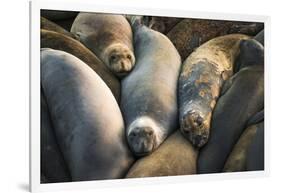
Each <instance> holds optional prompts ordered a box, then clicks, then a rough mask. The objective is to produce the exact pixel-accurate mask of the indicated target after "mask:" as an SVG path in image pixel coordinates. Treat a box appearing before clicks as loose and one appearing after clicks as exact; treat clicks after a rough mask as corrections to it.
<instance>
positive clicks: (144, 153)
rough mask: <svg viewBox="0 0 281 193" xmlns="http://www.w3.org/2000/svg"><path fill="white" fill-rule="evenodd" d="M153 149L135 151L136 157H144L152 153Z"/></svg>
mask: <svg viewBox="0 0 281 193" xmlns="http://www.w3.org/2000/svg"><path fill="white" fill-rule="evenodd" d="M152 151H153V150H152ZM152 151H146V152H140V153H136V152H135V156H136V157H144V156H147V155H149V154H151V152H152Z"/></svg>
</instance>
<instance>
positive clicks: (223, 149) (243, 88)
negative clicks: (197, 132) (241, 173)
mask: <svg viewBox="0 0 281 193" xmlns="http://www.w3.org/2000/svg"><path fill="white" fill-rule="evenodd" d="M228 81H229V82H231V84H227V85H229V88H228V89H226V91H225V92H224V93H222V95H221V96H220V98H219V100H218V102H217V104H216V107H215V109H214V112H213V117H212V125H211V133H210V137H209V140H208V143H207V144H206V145H205V146H204V147H203V148H201V150H200V153H199V157H198V163H197V167H198V168H197V171H198V173H217V172H221V171H222V169H223V167H224V164H225V162H226V160H227V157H228V155H229V154H230V152H231V150H232V149H233V147H234V145H235V143H236V142H237V141H238V139H239V137H240V136H241V134H242V133H243V131H244V129H245V127H246V126H247V125H246V124H247V121H248V120H249V119H250V118H251V117H252V116H253V115H255V114H256V113H257V112H259V111H261V110H262V109H263V107H264V70H263V67H262V66H260V65H257V66H250V67H247V68H244V69H242V70H241V71H239V72H238V73H236V74H235V75H234V76H233V77H231V78H230V79H229V80H228ZM228 81H227V82H228Z"/></svg>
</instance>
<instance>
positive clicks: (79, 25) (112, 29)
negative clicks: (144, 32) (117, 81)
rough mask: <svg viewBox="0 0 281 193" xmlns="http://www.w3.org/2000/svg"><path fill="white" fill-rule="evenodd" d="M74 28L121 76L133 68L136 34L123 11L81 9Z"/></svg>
mask: <svg viewBox="0 0 281 193" xmlns="http://www.w3.org/2000/svg"><path fill="white" fill-rule="evenodd" d="M71 32H72V33H74V34H76V35H77V36H78V37H79V38H80V41H81V42H82V43H83V44H84V45H86V46H87V47H88V48H89V49H90V50H91V51H93V52H94V53H95V54H96V55H97V56H98V57H99V58H100V59H101V60H102V61H103V62H104V63H105V64H106V65H107V67H108V68H109V69H110V70H111V71H112V72H113V73H114V74H116V75H117V76H118V77H120V78H122V77H124V76H125V75H127V74H128V73H129V72H130V71H131V70H132V69H133V67H134V65H135V56H134V48H133V38H132V37H133V34H132V29H131V27H130V24H129V22H128V21H127V20H126V18H125V17H124V16H123V15H114V14H99V13H79V14H78V16H77V17H76V18H75V20H74V22H73V24H72V27H71Z"/></svg>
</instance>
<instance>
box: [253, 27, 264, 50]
mask: <svg viewBox="0 0 281 193" xmlns="http://www.w3.org/2000/svg"><path fill="white" fill-rule="evenodd" d="M254 39H255V40H257V41H258V42H259V43H261V44H262V45H263V46H264V30H262V31H260V32H259V33H258V34H257V35H256V36H255V38H254Z"/></svg>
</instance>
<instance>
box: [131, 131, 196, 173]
mask: <svg viewBox="0 0 281 193" xmlns="http://www.w3.org/2000/svg"><path fill="white" fill-rule="evenodd" d="M196 160H197V150H196V149H195V148H194V147H193V146H192V145H191V143H190V142H188V141H187V140H185V138H184V137H183V136H182V134H181V133H180V132H179V131H176V132H175V133H174V134H172V135H171V136H170V137H169V138H168V139H167V140H166V141H165V142H164V143H163V144H162V145H161V146H160V147H159V148H158V149H157V150H156V151H155V152H153V153H152V154H150V155H148V156H146V157H144V158H141V159H139V160H138V161H137V162H136V163H135V164H134V165H133V166H132V167H131V169H130V170H129V172H128V174H127V176H126V178H138V177H153V176H175V175H189V174H195V173H196Z"/></svg>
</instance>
